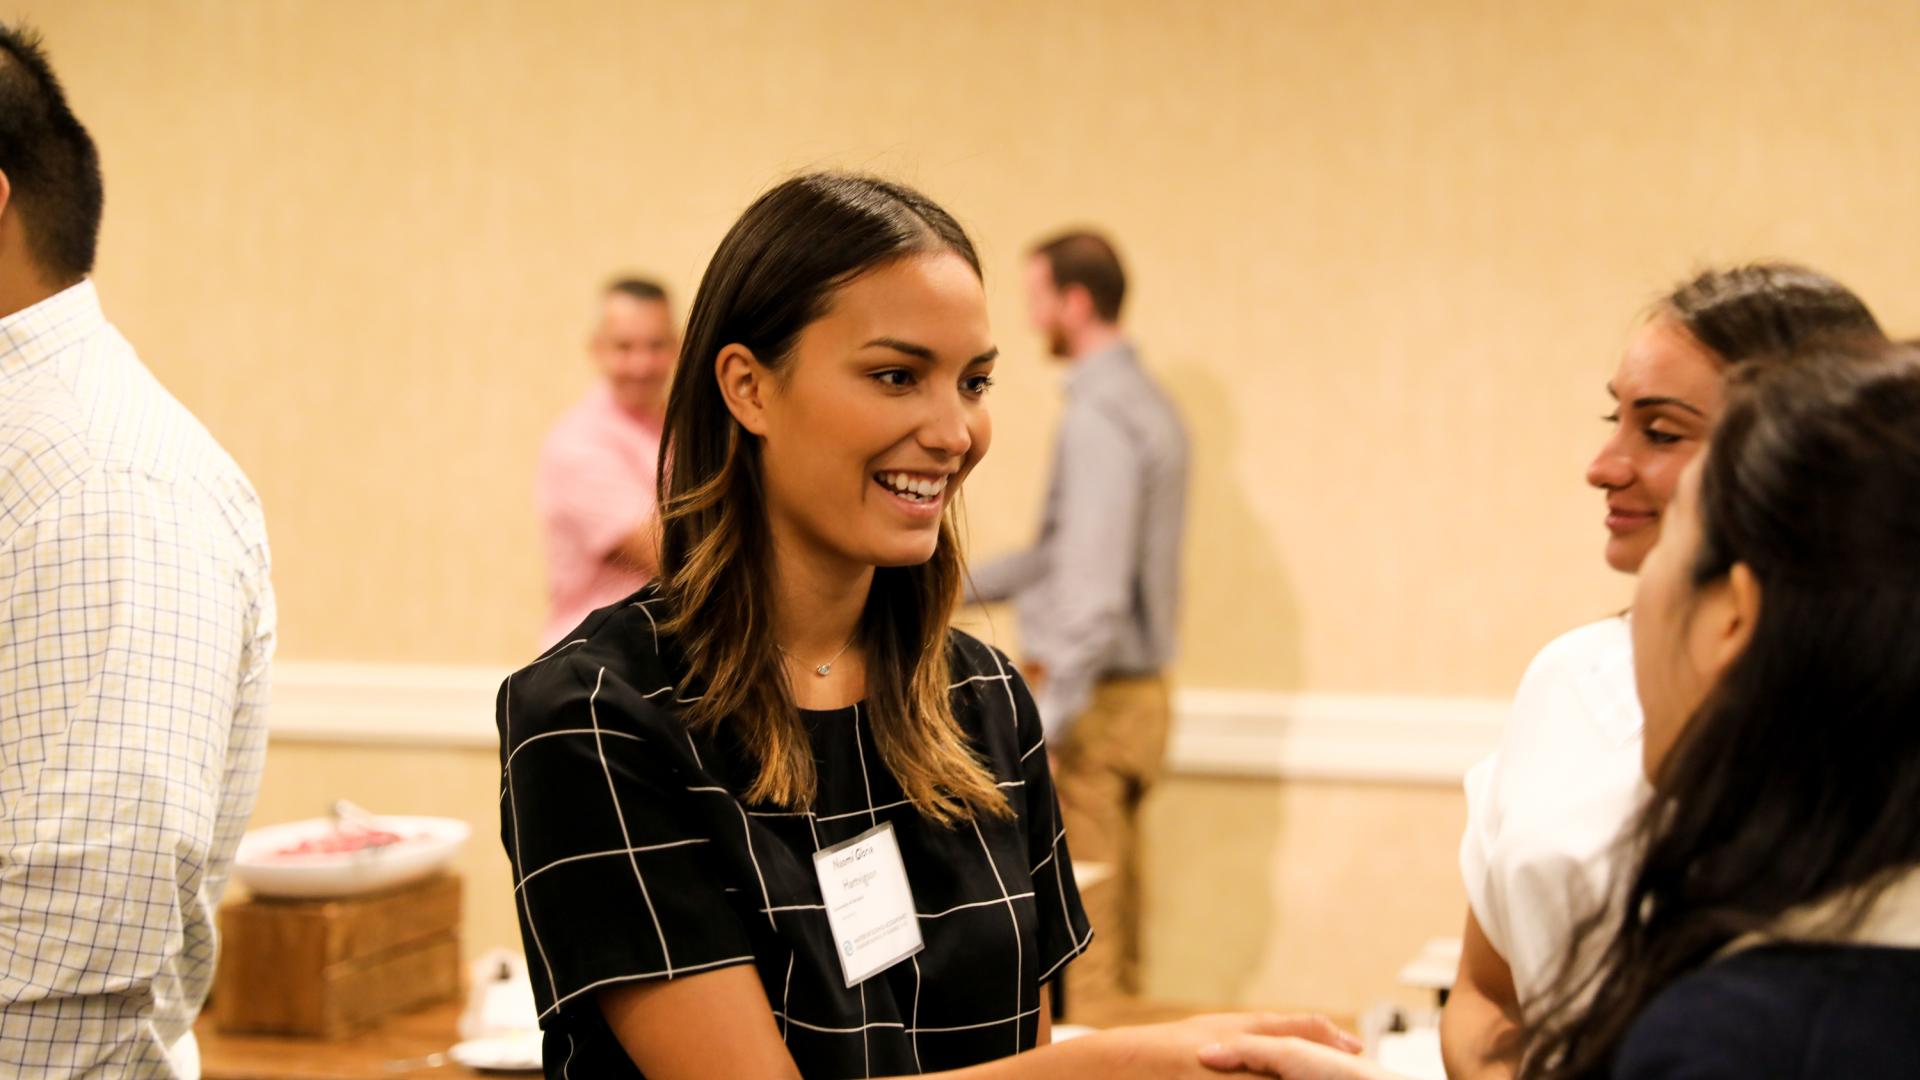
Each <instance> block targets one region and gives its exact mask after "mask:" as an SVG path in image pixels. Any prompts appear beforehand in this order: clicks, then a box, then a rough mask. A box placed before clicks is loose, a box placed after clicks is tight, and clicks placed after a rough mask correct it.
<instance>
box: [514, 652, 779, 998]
mask: <svg viewBox="0 0 1920 1080" xmlns="http://www.w3.org/2000/svg"><path fill="white" fill-rule="evenodd" d="M549 663H550V664H551V665H552V666H551V667H548V668H535V669H530V670H529V671H523V672H521V673H520V674H518V675H516V676H514V677H513V678H511V679H508V680H507V682H506V684H505V685H504V686H503V687H502V688H501V692H500V698H499V708H498V717H497V718H498V721H499V725H500V730H501V748H502V753H503V755H504V761H503V765H504V768H503V770H502V780H501V783H502V785H503V788H504V790H503V791H502V792H501V800H500V813H501V839H502V841H503V842H504V843H505V845H506V848H507V855H508V857H509V859H510V861H511V862H512V865H513V875H514V883H515V896H516V900H517V901H518V903H517V907H518V909H519V917H520V930H521V937H522V939H523V942H524V944H525V946H526V952H527V958H528V959H527V962H528V968H529V971H530V973H531V975H532V979H533V986H534V997H535V999H536V1004H537V1005H538V1006H539V1009H540V1022H541V1024H542V1026H547V1025H549V1024H551V1023H553V1022H554V1019H555V1017H556V1016H557V1015H558V1014H559V1013H560V1011H561V1010H563V1009H567V1008H572V1007H577V1004H580V1003H584V1004H585V1005H588V1006H591V1005H592V1003H593V1002H592V998H591V997H587V998H585V999H583V1001H579V1002H577V1000H576V999H581V996H582V995H586V994H588V993H589V992H590V991H593V990H596V989H599V988H601V987H605V986H610V985H614V984H617V983H622V982H632V981H636V980H643V979H670V978H674V977H676V976H681V975H691V974H695V973H697V972H701V971H709V970H713V969H715V968H719V967H724V966H728V965H731V964H744V963H751V962H752V961H753V959H754V957H753V955H752V950H751V946H750V944H749V942H748V938H747V934H746V931H745V930H744V929H743V928H742V927H741V925H740V923H739V920H738V919H737V917H735V916H734V914H733V913H732V908H731V907H730V905H729V904H728V903H727V902H726V897H725V895H724V892H723V886H722V885H721V883H720V880H719V874H718V872H717V871H716V870H715V869H714V865H713V863H714V859H715V855H714V838H713V837H711V836H709V835H707V833H706V831H705V830H704V829H703V828H702V827H701V825H700V823H699V818H698V816H697V815H696V814H694V813H692V810H691V807H690V805H689V798H690V795H692V794H693V793H692V792H691V791H690V789H689V780H688V771H687V770H684V769H683V768H682V767H681V766H680V765H678V764H677V763H676V757H675V751H674V750H673V749H672V748H670V747H669V746H668V745H667V739H666V738H665V736H664V734H661V733H664V732H665V731H667V730H668V725H670V724H675V723H678V720H676V719H674V718H671V717H666V716H662V715H661V714H659V713H658V711H657V710H654V707H653V706H652V705H650V704H649V703H648V702H647V701H645V700H644V699H642V698H641V697H640V695H639V694H638V693H637V692H635V691H634V690H633V689H631V688H630V687H628V686H627V685H626V684H625V683H623V682H621V681H620V680H619V679H618V677H617V676H616V675H614V674H613V673H610V672H608V671H606V670H605V669H604V668H601V669H593V668H587V667H583V666H578V665H573V664H570V663H569V662H568V661H566V660H564V659H563V660H559V661H549ZM641 721H647V722H641Z"/></svg>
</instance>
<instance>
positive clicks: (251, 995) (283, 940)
mask: <svg viewBox="0 0 1920 1080" xmlns="http://www.w3.org/2000/svg"><path fill="white" fill-rule="evenodd" d="M220 935H221V940H220V963H219V969H218V971H216V972H215V975H214V990H213V1011H214V1016H215V1018H216V1020H217V1021H218V1023H219V1026H220V1029H221V1030H222V1031H229V1032H236V1033H238V1032H246V1033H252V1034H275V1035H308V1036H317V1037H319V1038H324V1039H338V1038H341V1037H343V1036H346V1035H349V1034H352V1033H353V1032H355V1031H358V1030H361V1029H363V1028H366V1027H368V1026H370V1025H372V1024H374V1023H377V1022H378V1021H380V1020H382V1019H384V1018H386V1017H388V1016H391V1015H393V1014H394V1013H399V1012H406V1011H409V1010H412V1009H417V1008H420V1007H423V1006H426V1005H431V1004H435V1003H437V1002H441V1001H446V1000H449V999H451V998H454V997H457V996H458V995H459V993H460V879H459V878H457V877H454V876H452V875H446V874H441V875H436V876H434V877H430V878H427V879H425V880H423V881H418V882H415V883H413V884H411V885H405V886H402V887H400V888H397V889H392V890H389V891H386V892H380V893H371V894H368V895H366V896H353V897H343V898H340V899H334V900H274V899H267V898H254V899H248V900H244V901H241V902H239V903H233V904H228V905H226V906H224V907H223V908H222V909H221V911H220Z"/></svg>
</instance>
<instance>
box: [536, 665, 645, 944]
mask: <svg viewBox="0 0 1920 1080" xmlns="http://www.w3.org/2000/svg"><path fill="white" fill-rule="evenodd" d="M606 680H607V669H606V668H605V667H602V668H601V669H600V671H599V673H598V674H596V675H595V676H594V680H593V694H592V696H590V697H588V698H587V715H588V716H590V717H592V718H593V752H594V753H595V754H597V755H599V757H600V770H601V772H603V773H605V774H606V777H607V795H608V797H610V798H611V799H612V800H613V817H614V820H616V821H618V822H619V823H620V839H621V840H623V841H625V842H626V851H627V864H628V865H629V866H632V867H633V881H634V884H636V885H638V886H640V898H641V899H642V900H645V901H646V902H647V917H648V918H650V919H652V920H653V932H654V933H655V934H656V935H658V936H659V938H660V956H661V958H662V959H663V960H665V961H666V965H667V978H669V979H671V978H673V951H672V950H671V949H669V948H667V932H666V931H665V930H662V929H661V928H660V913H659V912H658V911H655V910H654V907H653V894H652V893H650V892H648V891H647V878H646V875H644V874H642V873H641V872H640V860H639V859H638V858H635V856H634V850H633V834H631V833H629V832H628V831H627V812H626V811H625V810H623V809H622V808H621V806H620V789H619V788H618V787H617V786H615V784H614V782H613V766H611V765H609V764H607V747H606V743H605V742H603V741H602V740H601V738H600V710H599V708H598V702H599V700H600V687H601V686H602V685H604V684H605V683H606ZM549 865H551V864H549ZM522 880H523V881H524V880H525V879H524V878H523V879H522Z"/></svg>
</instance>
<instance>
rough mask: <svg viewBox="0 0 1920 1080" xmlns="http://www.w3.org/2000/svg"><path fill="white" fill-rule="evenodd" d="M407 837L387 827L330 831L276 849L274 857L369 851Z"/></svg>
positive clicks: (295, 857) (287, 857)
mask: <svg viewBox="0 0 1920 1080" xmlns="http://www.w3.org/2000/svg"><path fill="white" fill-rule="evenodd" d="M404 839H405V837H403V836H401V835H400V834H399V833H396V832H388V831H387V830H385V829H358V830H355V831H353V832H337V833H329V834H327V835H325V836H314V837H309V838H308V839H305V840H302V841H300V842H299V843H297V844H293V845H291V846H289V847H283V848H280V849H279V850H277V851H275V852H274V853H273V855H272V856H271V857H272V858H275V859H297V858H299V857H301V856H303V855H346V854H350V853H352V852H355V851H368V850H371V849H373V848H382V847H388V846H390V845H392V844H398V843H400V842H401V841H402V840H404Z"/></svg>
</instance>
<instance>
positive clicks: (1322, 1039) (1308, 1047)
mask: <svg viewBox="0 0 1920 1080" xmlns="http://www.w3.org/2000/svg"><path fill="white" fill-rule="evenodd" d="M1086 1038H1087V1039H1089V1040H1105V1039H1115V1040H1117V1041H1121V1042H1124V1043H1131V1044H1133V1045H1132V1046H1131V1047H1130V1048H1129V1049H1131V1050H1132V1051H1133V1052H1131V1053H1126V1052H1123V1053H1122V1054H1120V1055H1118V1057H1119V1060H1118V1061H1116V1062H1115V1063H1116V1064H1119V1065H1120V1066H1121V1067H1120V1068H1119V1069H1117V1070H1115V1072H1114V1075H1116V1076H1127V1077H1132V1076H1151V1077H1156V1078H1158V1077H1167V1078H1174V1077H1181V1078H1185V1077H1207V1076H1217V1075H1220V1074H1226V1075H1230V1076H1268V1077H1281V1078H1283V1080H1396V1078H1395V1076H1394V1074H1393V1073H1390V1072H1387V1071H1386V1070H1384V1069H1382V1068H1380V1066H1378V1065H1376V1064H1374V1063H1373V1062H1371V1061H1368V1060H1367V1059H1365V1058H1363V1057H1361V1056H1359V1055H1360V1051H1361V1045H1360V1040H1358V1039H1356V1038H1354V1037H1353V1036H1352V1035H1350V1034H1348V1033H1347V1032H1345V1031H1342V1030H1341V1029H1340V1028H1339V1027H1338V1026H1336V1025H1335V1024H1334V1023H1333V1022H1332V1021H1330V1020H1328V1019H1327V1018H1325V1017H1323V1016H1314V1015H1305V1014H1301V1015H1288V1014H1273V1013H1220V1014H1214V1015H1206V1016H1195V1017H1191V1018H1189V1019H1186V1020H1179V1021H1175V1022H1172V1023H1165V1024H1150V1025H1146V1026H1143V1027H1135V1028H1117V1029H1113V1030H1110V1031H1105V1032H1100V1033H1098V1034H1096V1035H1090V1036H1086ZM1115 1049H1120V1048H1119V1047H1115ZM1103 1056H1104V1055H1103ZM1155 1063H1158V1067H1156V1064H1155Z"/></svg>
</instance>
